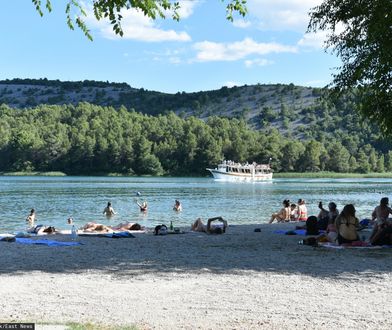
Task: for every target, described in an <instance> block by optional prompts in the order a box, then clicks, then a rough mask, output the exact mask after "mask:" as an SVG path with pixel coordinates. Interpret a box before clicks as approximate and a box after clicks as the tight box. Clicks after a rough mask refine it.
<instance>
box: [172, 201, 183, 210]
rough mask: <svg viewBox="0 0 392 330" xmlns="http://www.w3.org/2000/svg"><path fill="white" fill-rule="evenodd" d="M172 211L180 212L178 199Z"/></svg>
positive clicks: (180, 206) (180, 207)
mask: <svg viewBox="0 0 392 330" xmlns="http://www.w3.org/2000/svg"><path fill="white" fill-rule="evenodd" d="M173 210H174V211H177V212H180V211H182V205H181V203H180V201H179V200H178V199H176V201H175V203H174V206H173Z"/></svg>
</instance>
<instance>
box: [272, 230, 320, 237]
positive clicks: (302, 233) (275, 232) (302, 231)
mask: <svg viewBox="0 0 392 330" xmlns="http://www.w3.org/2000/svg"><path fill="white" fill-rule="evenodd" d="M288 231H290V232H294V233H295V235H301V236H306V229H295V230H282V229H281V230H274V234H279V235H286V233H287V232H288ZM319 233H320V234H322V233H325V230H319ZM309 236H312V235H309ZM313 236H315V235H313Z"/></svg>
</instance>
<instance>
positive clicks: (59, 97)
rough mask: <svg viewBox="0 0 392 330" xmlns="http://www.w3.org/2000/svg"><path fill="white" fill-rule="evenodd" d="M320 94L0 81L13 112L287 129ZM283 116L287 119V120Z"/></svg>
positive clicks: (263, 88)
mask: <svg viewBox="0 0 392 330" xmlns="http://www.w3.org/2000/svg"><path fill="white" fill-rule="evenodd" d="M320 95H321V90H320V89H315V88H308V87H299V86H294V85H292V84H290V85H281V84H277V85H253V86H246V85H245V86H241V87H232V88H227V87H222V88H221V89H219V90H213V91H204V92H197V93H185V92H182V93H176V94H167V93H160V92H155V91H148V90H144V89H135V88H132V87H131V86H129V85H127V84H125V83H108V82H96V81H83V82H61V81H58V80H55V81H53V80H47V79H39V80H34V79H13V80H5V81H0V104H1V103H5V104H7V105H9V106H11V107H15V108H28V107H34V106H36V105H38V104H74V105H76V104H77V103H79V102H89V103H93V104H97V105H103V106H114V107H120V106H125V107H127V108H128V109H134V110H135V111H137V112H142V113H147V114H152V115H157V114H162V113H167V112H170V111H173V112H175V113H176V114H178V115H181V116H190V115H194V116H196V117H199V118H203V119H205V118H207V117H209V116H212V115H217V116H222V117H229V118H233V117H234V118H244V119H245V120H246V121H247V122H248V123H249V125H250V126H251V127H253V128H256V129H260V128H263V126H265V125H266V123H267V122H268V124H269V126H273V127H276V128H280V129H283V130H286V129H287V128H288V127H287V122H284V121H283V120H280V119H279V118H280V117H282V113H283V117H287V116H288V118H291V119H289V120H290V121H291V123H292V124H293V125H296V124H299V123H300V121H301V118H302V116H299V115H298V114H299V113H300V112H301V111H303V109H306V108H309V107H311V106H313V105H314V104H315V102H316V100H317V98H318V97H319V96H320ZM286 115H287V116H286Z"/></svg>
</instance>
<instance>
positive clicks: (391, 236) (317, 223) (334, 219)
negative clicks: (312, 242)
mask: <svg viewBox="0 0 392 330" xmlns="http://www.w3.org/2000/svg"><path fill="white" fill-rule="evenodd" d="M318 207H319V209H320V212H319V214H318V216H317V217H316V216H310V217H308V218H307V220H306V224H305V225H304V226H297V227H296V229H306V234H307V235H318V236H317V237H316V241H317V242H332V243H334V242H337V243H338V244H339V245H341V244H349V245H350V244H351V245H356V244H358V243H359V242H361V239H360V236H359V234H358V231H359V230H362V229H364V226H361V225H360V221H359V220H358V218H357V217H356V210H355V207H354V205H353V204H347V205H345V206H344V207H343V210H342V211H341V212H340V213H339V211H338V209H337V206H336V204H335V203H334V202H330V203H329V204H328V210H326V209H324V208H323V204H322V202H320V203H319V205H318ZM389 214H392V209H391V208H390V207H389V199H388V197H383V198H381V200H380V204H379V205H378V206H376V207H375V209H374V210H373V212H372V215H371V219H370V221H369V224H370V225H373V230H372V233H371V235H370V237H369V243H370V244H371V245H392V219H389V218H388V217H389ZM320 231H325V233H323V234H321V235H319V234H320Z"/></svg>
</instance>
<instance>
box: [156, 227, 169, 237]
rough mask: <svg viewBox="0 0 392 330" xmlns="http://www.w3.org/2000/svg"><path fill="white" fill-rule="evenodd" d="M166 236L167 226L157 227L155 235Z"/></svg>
mask: <svg viewBox="0 0 392 330" xmlns="http://www.w3.org/2000/svg"><path fill="white" fill-rule="evenodd" d="M166 234H167V226H166V225H158V226H155V229H154V235H166Z"/></svg>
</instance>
